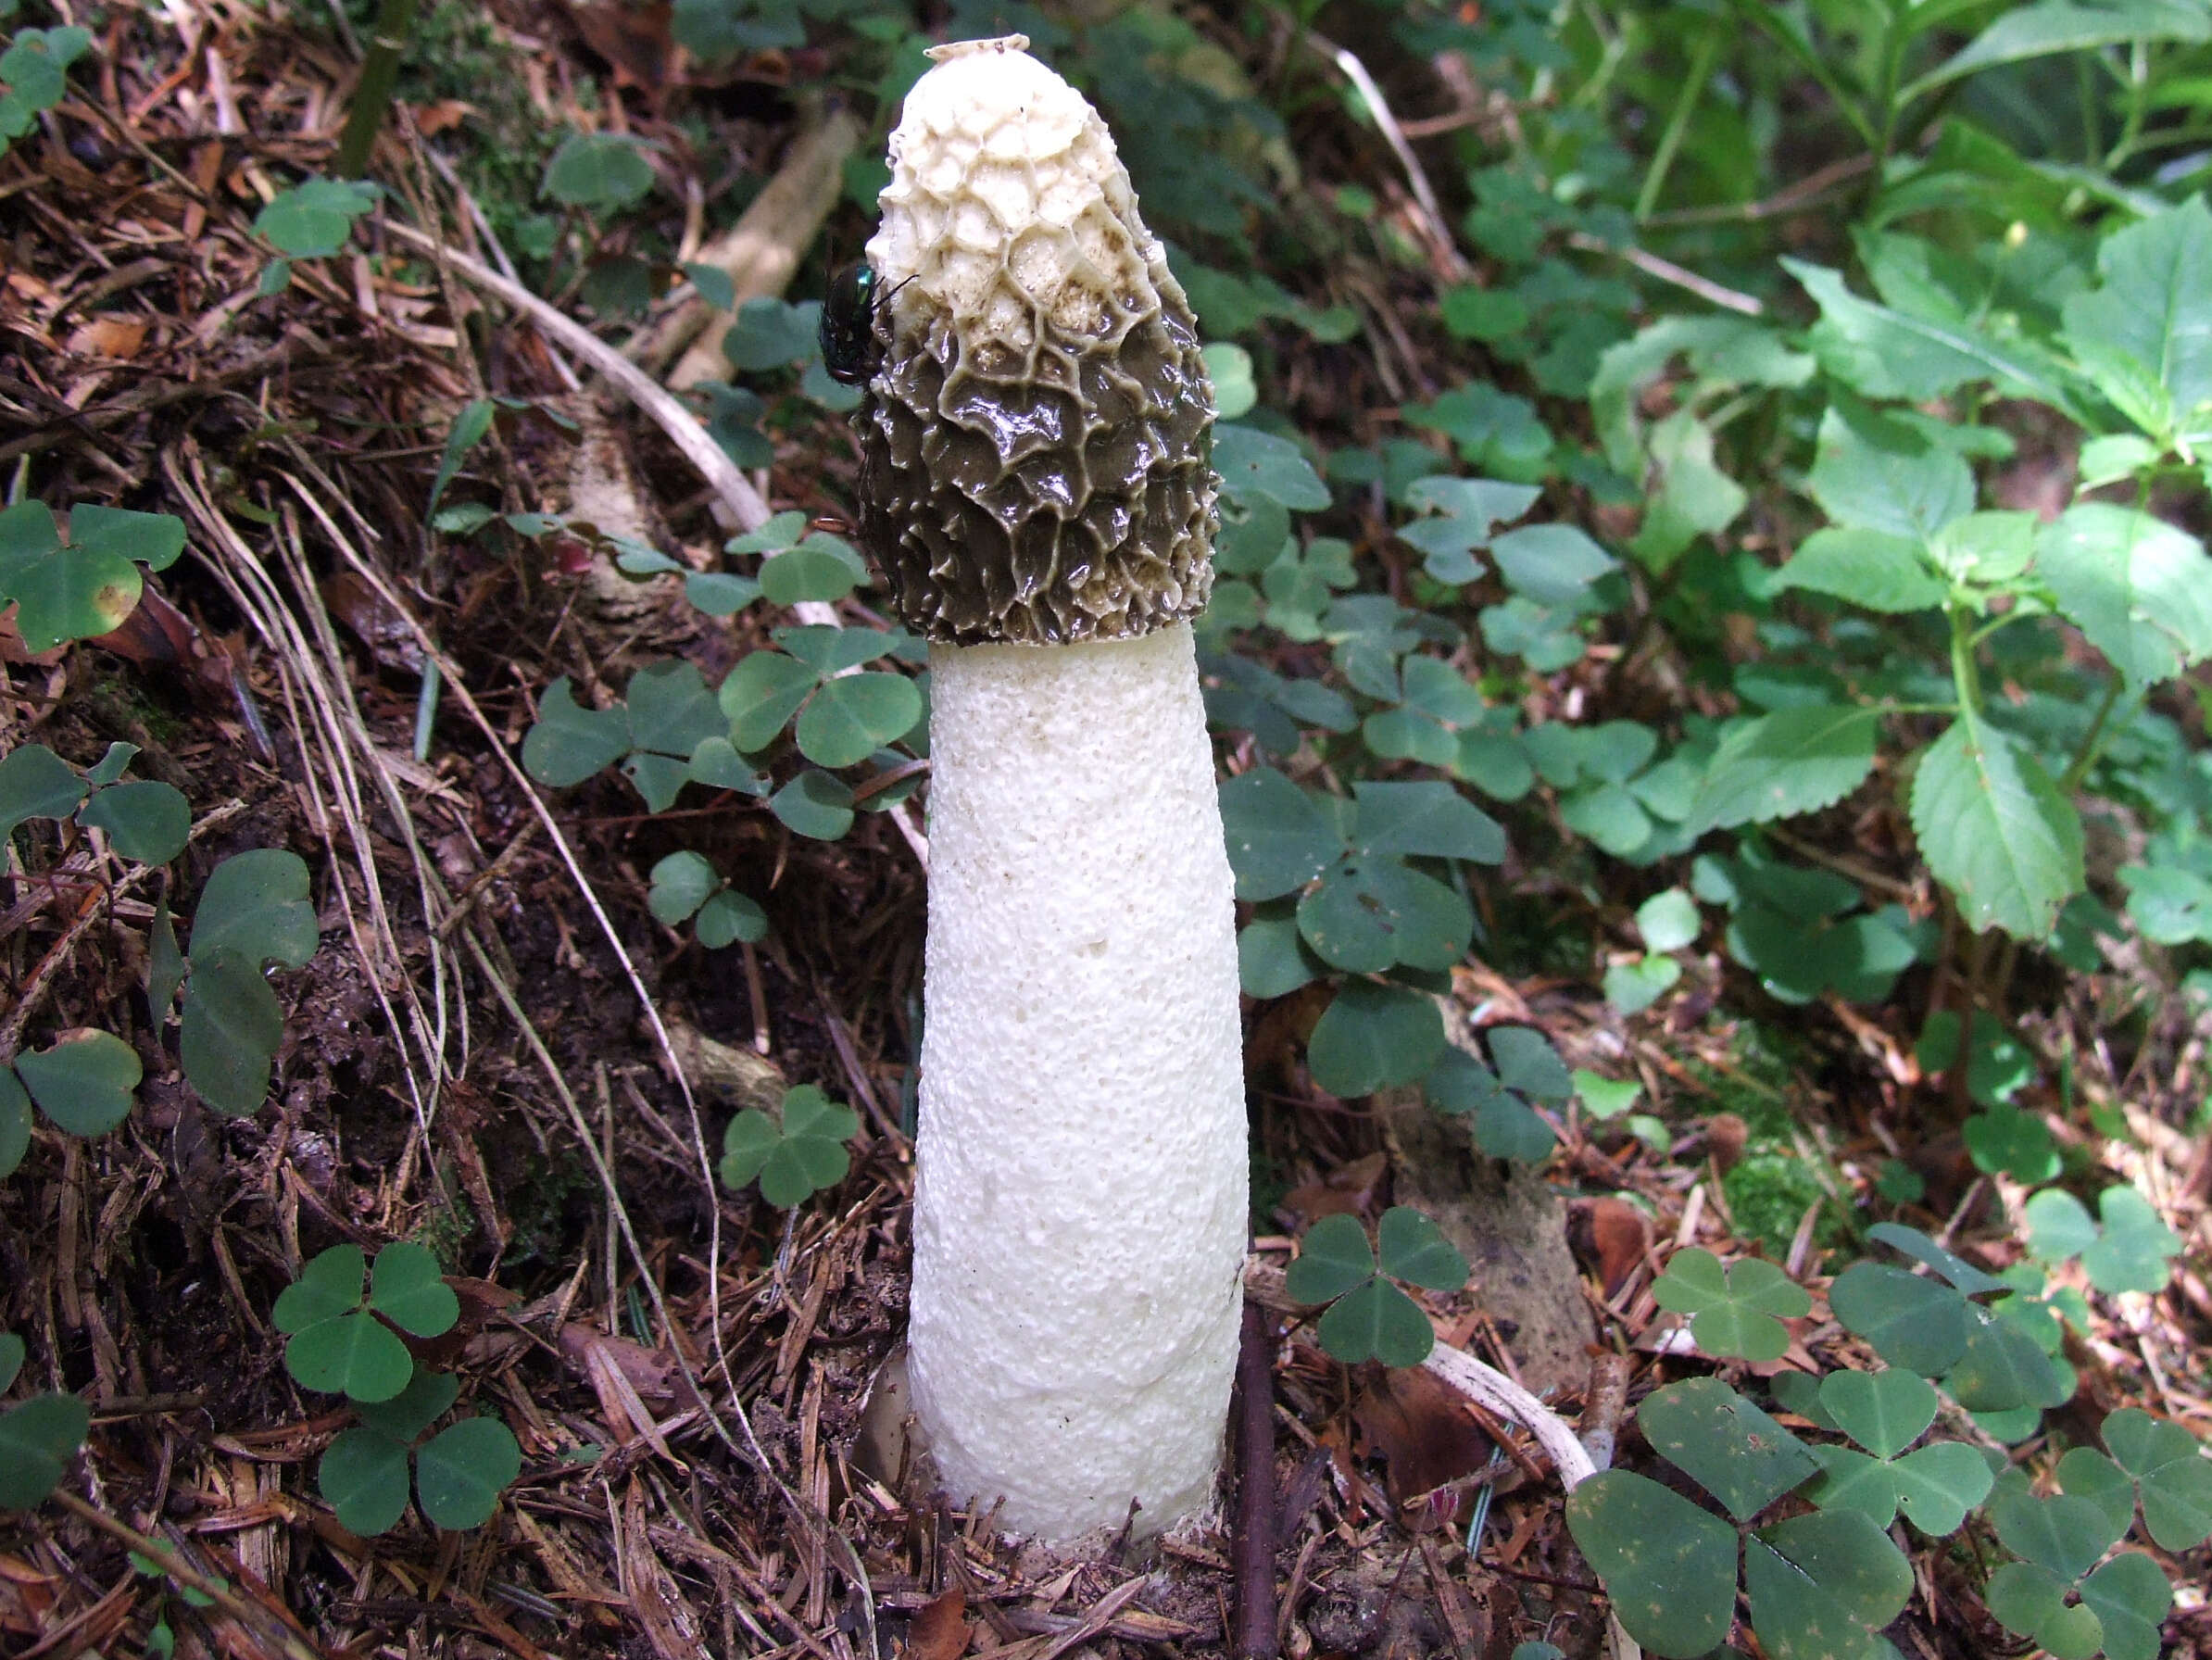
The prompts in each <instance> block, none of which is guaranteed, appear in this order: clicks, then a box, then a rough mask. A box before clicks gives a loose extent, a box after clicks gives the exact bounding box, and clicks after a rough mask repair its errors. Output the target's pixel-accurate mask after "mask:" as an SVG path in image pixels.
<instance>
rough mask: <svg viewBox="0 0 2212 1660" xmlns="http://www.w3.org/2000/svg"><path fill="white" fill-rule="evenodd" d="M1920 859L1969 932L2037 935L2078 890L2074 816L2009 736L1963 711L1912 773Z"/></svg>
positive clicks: (2078, 841)
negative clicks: (1952, 897)
mask: <svg viewBox="0 0 2212 1660" xmlns="http://www.w3.org/2000/svg"><path fill="white" fill-rule="evenodd" d="M1912 821H1913V834H1914V836H1916V838H1917V840H1918V842H1919V845H1920V856H1921V857H1922V858H1923V859H1925V860H1926V861H1928V866H1929V870H1930V871H1932V872H1933V873H1934V874H1936V876H1937V877H1938V878H1939V879H1940V880H1942V882H1943V884H1944V885H1945V886H1946V887H1950V888H1951V889H1952V890H1953V891H1954V893H1955V894H1957V896H1958V898H1959V901H1960V908H1961V910H1962V911H1963V912H1964V913H1965V915H1966V917H1967V923H1968V924H1969V925H1971V926H1972V927H1973V928H1974V929H1975V930H1976V931H1978V932H1979V931H1980V930H1982V929H1986V928H1990V927H1992V926H1994V927H2001V928H2003V929H2005V932H2007V933H2009V934H2012V935H2014V936H2016V937H2018V938H2022V939H2030V940H2035V939H2042V938H2043V937H2046V936H2048V935H2049V934H2050V932H2051V929H2052V927H2053V925H2054V924H2055V923H2056V922H2057V920H2058V912H2059V908H2060V907H2061V906H2062V905H2064V904H2065V903H2066V901H2067V899H2068V898H2070V897H2071V896H2072V895H2074V894H2076V893H2078V892H2080V888H2081V885H2082V881H2083V874H2082V840H2081V820H2080V815H2079V814H2078V813H2077V812H2076V811H2075V810H2074V804H2073V802H2072V801H2071V800H2069V799H2067V797H2066V796H2064V795H2062V794H2061V793H2060V792H2059V789H2058V786H2056V785H2055V784H2054V783H2053V782H2052V781H2051V776H2050V774H2049V773H2046V772H2044V771H2043V767H2042V762H2041V761H2037V760H2036V758H2035V756H2034V755H2033V754H2032V753H2031V752H2030V750H2029V749H2028V748H2027V747H2026V746H2025V745H2024V744H2022V743H2021V742H2020V741H2019V740H2018V739H2017V738H2016V737H2013V736H2011V735H2010V734H2008V733H2005V732H2003V731H2000V730H1999V729H1997V728H1996V727H1993V726H1991V725H1989V724H1988V723H1986V722H1984V721H1981V720H1979V719H1978V718H1977V717H1976V716H1975V715H1974V714H1973V712H1972V711H1961V713H1960V715H1959V718H1958V719H1957V720H1955V721H1954V722H1953V723H1952V724H1951V727H1950V729H1949V730H1948V731H1946V732H1945V733H1944V734H1943V736H1942V737H1940V738H1938V739H1937V740H1936V741H1935V742H1934V743H1933V744H1931V745H1929V748H1927V749H1926V750H1925V751H1924V752H1923V753H1922V755H1921V757H1920V762H1919V767H1918V770H1917V772H1916V773H1915V774H1914V777H1913V790H1912Z"/></svg>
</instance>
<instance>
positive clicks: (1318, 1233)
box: [1283, 1214, 1376, 1302]
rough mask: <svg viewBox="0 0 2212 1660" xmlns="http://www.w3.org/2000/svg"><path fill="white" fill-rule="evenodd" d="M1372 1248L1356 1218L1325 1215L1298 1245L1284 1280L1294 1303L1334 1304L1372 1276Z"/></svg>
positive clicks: (1373, 1274)
mask: <svg viewBox="0 0 2212 1660" xmlns="http://www.w3.org/2000/svg"><path fill="white" fill-rule="evenodd" d="M1375 1269H1376V1262H1375V1247H1374V1246H1372V1245H1371V1244H1369V1243H1368V1242H1367V1230H1366V1229H1365V1228H1364V1227H1362V1226H1360V1221H1359V1218H1358V1217H1356V1216H1347V1215H1342V1214H1339V1215H1334V1216H1324V1217H1322V1218H1321V1219H1320V1220H1319V1221H1317V1222H1315V1223H1314V1224H1313V1226H1311V1227H1309V1228H1307V1229H1306V1231H1305V1237H1304V1238H1303V1239H1300V1240H1299V1242H1298V1255H1297V1257H1296V1259H1295V1260H1293V1261H1292V1263H1291V1264H1290V1266H1289V1269H1288V1272H1287V1273H1286V1274H1285V1275H1284V1277H1283V1289H1284V1290H1285V1291H1286V1292H1287V1293H1288V1295H1289V1297H1290V1299H1291V1301H1293V1302H1334V1301H1336V1299H1338V1298H1339V1297H1341V1296H1343V1295H1344V1293H1345V1292H1347V1291H1349V1290H1351V1289H1352V1288H1353V1287H1354V1286H1360V1285H1364V1284H1365V1283H1366V1282H1367V1281H1368V1280H1370V1279H1372V1278H1374V1277H1375Z"/></svg>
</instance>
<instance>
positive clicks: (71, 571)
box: [0, 501, 145, 651]
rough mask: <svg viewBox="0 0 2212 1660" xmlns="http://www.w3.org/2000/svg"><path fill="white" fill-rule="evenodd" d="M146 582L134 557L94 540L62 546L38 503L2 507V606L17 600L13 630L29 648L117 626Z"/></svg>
mask: <svg viewBox="0 0 2212 1660" xmlns="http://www.w3.org/2000/svg"><path fill="white" fill-rule="evenodd" d="M144 590H145V576H144V574H143V573H142V572H140V570H139V568H138V565H137V563H136V561H135V560H130V559H127V558H125V557H124V556H123V555H121V554H119V553H117V552H115V551H114V550H113V549H112V548H111V547H104V546H101V545H99V544H98V543H84V542H72V543H70V544H69V545H67V546H65V545H64V544H63V542H62V539H61V531H60V528H59V527H58V526H57V524H56V523H55V522H54V515H53V513H52V512H51V511H50V510H48V509H47V507H46V505H45V503H44V502H41V501H19V502H17V503H16V504H15V505H14V506H13V507H8V508H0V606H5V605H6V603H7V602H8V601H9V600H11V599H12V600H13V601H15V603H16V632H17V633H18V634H19V635H21V636H22V640H23V644H24V646H25V647H26V648H28V649H30V650H31V651H48V650H51V649H52V648H55V647H56V646H58V645H60V644H61V643H62V642H63V641H64V640H83V639H91V638H93V637H94V636H96V635H104V634H108V633H111V632H112V631H113V630H115V629H117V628H119V627H120V626H122V623H123V619H124V618H126V617H128V616H129V615H130V614H131V613H132V610H135V609H136V608H137V605H138V597H139V595H140V594H141V593H142V592H144Z"/></svg>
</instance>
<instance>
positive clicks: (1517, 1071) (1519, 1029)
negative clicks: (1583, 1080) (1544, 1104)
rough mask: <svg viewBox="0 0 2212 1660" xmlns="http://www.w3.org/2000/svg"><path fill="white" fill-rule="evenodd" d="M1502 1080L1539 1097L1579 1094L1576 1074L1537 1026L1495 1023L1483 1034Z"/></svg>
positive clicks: (1549, 1097) (1560, 1098) (1540, 1098)
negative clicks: (1570, 1069)
mask: <svg viewBox="0 0 2212 1660" xmlns="http://www.w3.org/2000/svg"><path fill="white" fill-rule="evenodd" d="M1483 1038H1484V1040H1485V1041H1486V1042H1488V1043H1489V1049H1490V1062H1491V1063H1492V1064H1493V1065H1495V1066H1496V1067H1497V1069H1498V1081H1499V1082H1500V1083H1501V1084H1503V1085H1504V1086H1505V1087H1506V1088H1508V1089H1514V1090H1517V1091H1519V1092H1520V1093H1521V1094H1523V1095H1526V1096H1528V1097H1530V1098H1531V1099H1533V1100H1568V1099H1570V1098H1571V1097H1572V1096H1573V1095H1574V1093H1575V1079H1574V1075H1572V1074H1571V1073H1569V1072H1568V1071H1567V1068H1566V1063H1565V1062H1564V1061H1562V1060H1561V1059H1560V1058H1559V1051H1558V1050H1556V1049H1554V1048H1552V1040H1551V1039H1550V1038H1547V1037H1545V1036H1544V1035H1543V1034H1542V1033H1541V1032H1540V1031H1538V1030H1537V1029H1536V1028H1535V1027H1533V1026H1492V1027H1490V1028H1489V1030H1488V1031H1487V1032H1485V1033H1484V1034H1483Z"/></svg>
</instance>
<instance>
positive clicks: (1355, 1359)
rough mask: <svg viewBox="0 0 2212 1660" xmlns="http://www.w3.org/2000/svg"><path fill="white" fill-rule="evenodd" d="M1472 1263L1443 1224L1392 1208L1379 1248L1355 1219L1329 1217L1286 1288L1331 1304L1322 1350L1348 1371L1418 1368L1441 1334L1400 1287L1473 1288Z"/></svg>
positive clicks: (1314, 1232) (1308, 1241)
mask: <svg viewBox="0 0 2212 1660" xmlns="http://www.w3.org/2000/svg"><path fill="white" fill-rule="evenodd" d="M1467 1272H1468V1270H1467V1260H1466V1258H1464V1256H1462V1255H1460V1253H1459V1251H1458V1249H1457V1247H1455V1246H1454V1245H1453V1244H1452V1241H1451V1240H1449V1239H1445V1238H1444V1236H1443V1233H1442V1232H1441V1230H1439V1228H1438V1226H1437V1225H1436V1224H1435V1223H1433V1222H1431V1221H1430V1220H1429V1219H1428V1218H1427V1217H1426V1216H1425V1215H1423V1214H1421V1213H1420V1212H1419V1211H1416V1210H1414V1208H1413V1207H1412V1206H1410V1205H1402V1204H1401V1205H1392V1206H1391V1207H1390V1208H1389V1210H1387V1211H1385V1212H1384V1213H1383V1214H1382V1220H1381V1221H1380V1222H1379V1223H1378V1224H1377V1225H1376V1243H1374V1244H1370V1243H1369V1242H1368V1239H1367V1230H1366V1229H1365V1228H1364V1227H1363V1226H1360V1222H1359V1219H1358V1218H1357V1217H1355V1216H1345V1215H1336V1216H1324V1217H1323V1218H1322V1219H1321V1220H1320V1221H1318V1222H1316V1223H1314V1224H1313V1226H1312V1227H1310V1228H1308V1229H1307V1230H1306V1234H1305V1238H1304V1239H1302V1240H1301V1241H1300V1244H1299V1252H1298V1257H1297V1259H1296V1260H1295V1261H1294V1262H1292V1263H1291V1264H1290V1271H1289V1274H1288V1277H1287V1279H1286V1281H1285V1289H1286V1290H1288V1293H1289V1294H1290V1296H1291V1297H1292V1299H1294V1300H1295V1301H1297V1302H1310V1303H1326V1304H1327V1305H1328V1306H1327V1308H1326V1310H1324V1312H1323V1314H1322V1315H1321V1320H1320V1324H1319V1325H1318V1326H1317V1327H1315V1328H1314V1331H1315V1335H1316V1336H1317V1337H1319V1338H1320V1339H1321V1346H1322V1347H1323V1348H1324V1349H1326V1350H1327V1351H1328V1352H1329V1353H1330V1354H1331V1355H1333V1356H1334V1357H1335V1358H1336V1359H1338V1360H1340V1361H1342V1362H1344V1363H1345V1364H1347V1365H1356V1364H1358V1363H1360V1362H1361V1361H1364V1360H1378V1361H1380V1362H1381V1363H1382V1364H1384V1365H1386V1366H1417V1365H1419V1364H1421V1363H1422V1362H1423V1361H1424V1360H1426V1359H1427V1358H1428V1352H1429V1350H1430V1349H1431V1348H1433V1347H1434V1346H1435V1343H1436V1333H1435V1331H1434V1330H1433V1329H1432V1328H1431V1327H1430V1326H1429V1324H1428V1316H1427V1315H1426V1314H1423V1313H1422V1312H1421V1310H1420V1308H1419V1306H1418V1305H1417V1304H1415V1303H1414V1300H1413V1299H1412V1298H1411V1297H1409V1296H1407V1295H1406V1294H1405V1292H1404V1291H1403V1290H1401V1289H1400V1288H1399V1287H1397V1286H1395V1285H1393V1284H1391V1283H1390V1282H1391V1281H1392V1280H1398V1279H1401V1280H1404V1281H1405V1282H1406V1283H1407V1284H1409V1285H1416V1286H1421V1287H1423V1288H1425V1289H1428V1290H1432V1291H1456V1290H1458V1289H1460V1287H1462V1286H1464V1285H1465V1284H1466V1283H1467Z"/></svg>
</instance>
